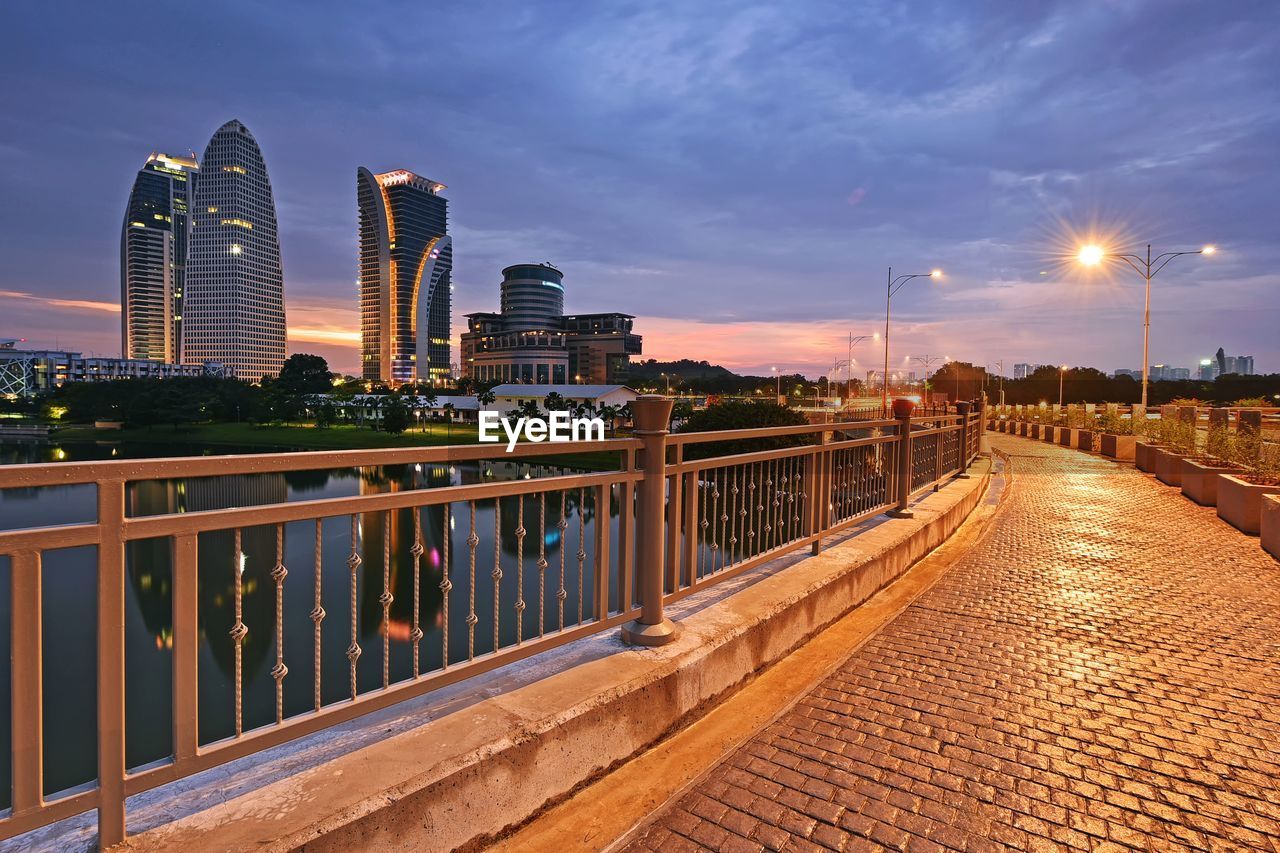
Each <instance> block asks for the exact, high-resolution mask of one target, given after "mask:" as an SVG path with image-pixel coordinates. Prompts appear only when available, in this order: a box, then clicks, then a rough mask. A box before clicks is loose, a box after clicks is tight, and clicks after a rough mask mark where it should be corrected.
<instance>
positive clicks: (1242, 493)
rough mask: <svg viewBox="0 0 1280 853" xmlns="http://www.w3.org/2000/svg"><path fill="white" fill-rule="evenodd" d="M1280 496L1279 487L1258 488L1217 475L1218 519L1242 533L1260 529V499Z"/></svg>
mask: <svg viewBox="0 0 1280 853" xmlns="http://www.w3.org/2000/svg"><path fill="white" fill-rule="evenodd" d="M1264 495H1280V486H1260V485H1257V484H1256V483H1250V482H1249V481H1248V480H1241V479H1240V478H1239V477H1236V476H1234V475H1231V474H1219V475H1218V518H1221V519H1222V520H1223V521H1225V522H1227V523H1228V524H1230V525H1231V526H1232V527H1234V528H1236V529H1237V530H1239V531H1241V532H1243V533H1250V534H1253V535H1254V536H1257V535H1258V534H1259V533H1260V532H1261V529H1262V498H1263V496H1264Z"/></svg>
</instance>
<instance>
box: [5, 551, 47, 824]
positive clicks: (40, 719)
mask: <svg viewBox="0 0 1280 853" xmlns="http://www.w3.org/2000/svg"><path fill="white" fill-rule="evenodd" d="M41 574H42V570H41V564H40V552H38V551H20V552H18V553H16V554H13V555H12V556H11V557H10V558H9V590H10V593H9V607H10V608H11V610H10V613H11V616H10V623H9V624H10V629H11V631H12V640H11V643H12V645H11V646H10V654H11V655H12V661H13V664H12V669H11V670H10V679H11V687H10V691H11V692H10V696H9V701H10V712H9V713H10V717H9V719H10V724H11V726H12V741H13V746H12V750H13V764H12V770H11V771H10V772H11V773H12V774H13V793H12V797H13V801H12V803H13V804H12V808H13V814H14V815H20V814H25V813H27V812H30V811H35V810H36V809H38V808H40V805H41V804H42V803H43V802H44V683H43V682H44V673H43V661H44V652H43V642H44V634H43V629H42V625H41V622H42V613H41V610H42V603H41V597H42V590H41V581H42V578H41Z"/></svg>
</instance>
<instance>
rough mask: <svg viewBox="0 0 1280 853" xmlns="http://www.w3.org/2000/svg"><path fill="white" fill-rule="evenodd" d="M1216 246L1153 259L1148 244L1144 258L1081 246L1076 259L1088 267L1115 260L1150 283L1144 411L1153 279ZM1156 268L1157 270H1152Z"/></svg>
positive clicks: (1145, 312) (1144, 332) (1144, 324)
mask: <svg viewBox="0 0 1280 853" xmlns="http://www.w3.org/2000/svg"><path fill="white" fill-rule="evenodd" d="M1217 251H1218V249H1217V247H1216V246H1205V247H1204V248H1202V249H1194V250H1188V251H1184V252H1165V253H1164V254H1161V255H1156V256H1155V257H1154V258H1153V257H1151V244H1150V243H1148V244H1147V256H1146V257H1145V258H1143V257H1142V256H1141V255H1134V254H1127V253H1124V252H1108V251H1107V250H1106V249H1105V248H1103V247H1102V246H1099V245H1098V244H1096V243H1090V244H1089V245H1086V246H1081V247H1080V250H1079V252H1077V254H1076V260H1078V261H1079V262H1080V263H1082V264H1084V265H1085V266H1086V267H1096V266H1099V265H1100V264H1102V262H1103V261H1106V260H1110V259H1112V258H1115V259H1118V260H1122V261H1124V262H1125V263H1127V264H1128V265H1129V266H1131V267H1133V269H1134V272H1136V273H1137V274H1138V275H1140V276H1142V278H1143V280H1144V281H1146V283H1147V294H1146V300H1145V304H1144V307H1143V309H1142V408H1143V409H1144V410H1145V409H1146V408H1147V373H1148V366H1147V362H1148V361H1150V355H1149V348H1150V343H1151V279H1153V278H1155V277H1156V273H1158V272H1160V270H1162V269H1164V268H1165V267H1166V266H1167V265H1168V263H1169V261H1172V260H1173V259H1174V258H1178V257H1181V256H1183V255H1212V254H1213V253H1215V252H1217ZM1153 267H1154V269H1153Z"/></svg>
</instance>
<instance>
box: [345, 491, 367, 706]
mask: <svg viewBox="0 0 1280 853" xmlns="http://www.w3.org/2000/svg"><path fill="white" fill-rule="evenodd" d="M362 517H363V514H362V513H355V514H353V515H352V516H351V553H350V554H349V555H348V556H347V569H348V571H349V573H350V575H351V645H349V646H347V663H348V665H349V667H350V669H351V698H352V699H355V698H356V691H357V684H356V661H358V660H359V659H360V652H361V649H360V643H359V642H357V640H358V639H359V636H360V635H359V626H358V625H357V624H356V618H357V616H358V612H359V611H358V608H357V595H358V589H357V584H356V572H357V571H359V569H360V564H361V563H363V562H364V560H362V559H361V558H360V549H359V545H360V519H361V518H362Z"/></svg>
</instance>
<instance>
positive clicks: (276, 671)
mask: <svg viewBox="0 0 1280 853" xmlns="http://www.w3.org/2000/svg"><path fill="white" fill-rule="evenodd" d="M288 574H289V570H288V569H287V568H285V565H284V525H283V524H277V525H276V564H275V565H274V566H272V567H271V579H272V580H273V581H275V582H276V665H275V666H273V667H272V668H271V677H272V678H273V679H275V682H276V725H280V723H282V722H284V677H285V676H286V675H288V674H289V667H287V666H285V665H284V579H285V576H286V575H288Z"/></svg>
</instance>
